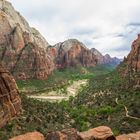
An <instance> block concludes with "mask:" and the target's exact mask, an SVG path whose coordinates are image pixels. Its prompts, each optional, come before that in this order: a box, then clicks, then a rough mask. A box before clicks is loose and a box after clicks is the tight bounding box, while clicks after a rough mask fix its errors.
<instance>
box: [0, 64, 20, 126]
mask: <svg viewBox="0 0 140 140" xmlns="http://www.w3.org/2000/svg"><path fill="white" fill-rule="evenodd" d="M20 110H21V100H20V97H19V92H18V89H17V86H16V82H15V80H14V79H13V77H12V76H11V74H10V73H9V72H8V71H7V70H6V69H5V68H4V67H3V66H2V65H1V63H0V128H1V127H3V126H4V125H5V124H6V123H7V122H8V121H9V120H10V119H11V118H13V117H14V116H16V115H17V114H18V113H19V112H20Z"/></svg>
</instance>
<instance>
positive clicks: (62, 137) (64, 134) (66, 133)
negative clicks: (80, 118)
mask: <svg viewBox="0 0 140 140" xmlns="http://www.w3.org/2000/svg"><path fill="white" fill-rule="evenodd" d="M52 139H54V140H82V139H81V137H80V136H79V135H78V132H77V131H76V130H75V129H73V128H72V129H66V130H63V131H61V132H60V131H56V132H51V133H50V134H48V135H47V137H46V140H52Z"/></svg>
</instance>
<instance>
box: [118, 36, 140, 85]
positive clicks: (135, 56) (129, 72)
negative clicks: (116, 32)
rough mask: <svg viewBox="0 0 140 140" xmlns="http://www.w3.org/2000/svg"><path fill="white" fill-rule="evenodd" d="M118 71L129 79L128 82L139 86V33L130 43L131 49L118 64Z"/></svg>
mask: <svg viewBox="0 0 140 140" xmlns="http://www.w3.org/2000/svg"><path fill="white" fill-rule="evenodd" d="M119 71H120V73H121V74H122V76H123V77H127V78H128V79H129V80H130V84H134V85H135V86H139V87H140V34H139V35H138V37H137V39H136V40H135V41H134V42H133V43H132V47H131V51H130V53H129V54H128V56H127V58H125V59H124V61H123V62H122V63H121V65H120V66H119Z"/></svg>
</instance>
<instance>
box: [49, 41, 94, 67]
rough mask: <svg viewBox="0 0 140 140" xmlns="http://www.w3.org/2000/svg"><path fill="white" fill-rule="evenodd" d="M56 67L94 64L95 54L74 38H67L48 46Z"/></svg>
mask: <svg viewBox="0 0 140 140" xmlns="http://www.w3.org/2000/svg"><path fill="white" fill-rule="evenodd" d="M50 53H51V54H52V57H53V58H54V61H55V64H56V67H57V68H66V67H78V66H84V67H90V66H96V64H97V59H96V56H95V55H94V54H93V53H92V52H91V51H90V50H89V49H88V48H86V46H85V45H84V44H83V43H81V42H79V41H78V40H76V39H69V40H66V41H64V42H62V43H58V44H56V45H55V46H54V47H51V48H50ZM53 54H54V55H53Z"/></svg>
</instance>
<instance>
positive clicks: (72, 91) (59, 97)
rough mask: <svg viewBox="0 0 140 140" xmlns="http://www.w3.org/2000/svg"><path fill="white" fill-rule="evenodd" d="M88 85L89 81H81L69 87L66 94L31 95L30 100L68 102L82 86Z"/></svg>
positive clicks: (55, 92) (52, 92)
mask: <svg viewBox="0 0 140 140" xmlns="http://www.w3.org/2000/svg"><path fill="white" fill-rule="evenodd" d="M86 84H87V80H85V79H84V80H79V81H74V82H73V83H72V84H71V85H70V86H68V87H67V94H66V93H61V94H60V93H59V91H51V92H49V93H41V94H40V95H30V96H28V97H29V98H34V99H39V100H47V101H61V100H63V99H64V100H68V99H69V97H70V96H75V95H76V94H77V92H78V90H79V89H80V88H81V86H85V85H86Z"/></svg>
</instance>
